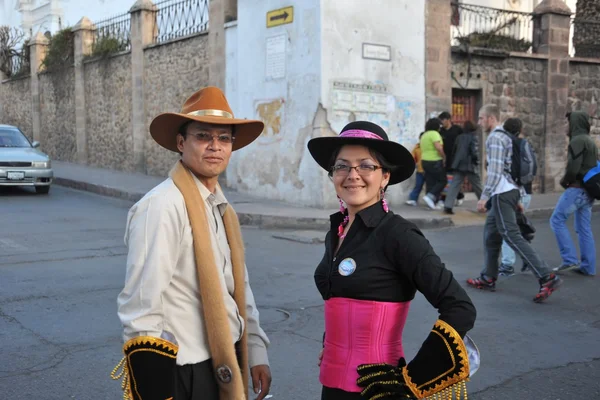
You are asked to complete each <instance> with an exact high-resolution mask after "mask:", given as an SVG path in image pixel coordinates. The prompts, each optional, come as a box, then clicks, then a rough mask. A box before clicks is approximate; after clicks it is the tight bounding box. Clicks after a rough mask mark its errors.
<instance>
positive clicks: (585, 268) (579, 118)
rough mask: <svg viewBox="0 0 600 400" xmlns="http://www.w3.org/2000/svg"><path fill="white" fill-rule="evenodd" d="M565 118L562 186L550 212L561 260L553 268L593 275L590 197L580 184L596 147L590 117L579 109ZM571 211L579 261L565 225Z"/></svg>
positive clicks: (594, 159) (594, 160) (594, 157)
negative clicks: (565, 157)
mask: <svg viewBox="0 0 600 400" xmlns="http://www.w3.org/2000/svg"><path fill="white" fill-rule="evenodd" d="M567 119H568V121H569V133H568V135H569V138H570V139H569V150H568V151H569V155H568V161H567V171H566V172H565V176H564V177H563V178H562V179H561V181H560V184H561V185H562V187H564V188H565V189H566V190H565V192H564V193H563V194H562V196H560V199H559V200H558V204H556V208H555V209H554V213H553V214H552V217H551V218H550V226H551V227H552V230H553V231H554V235H555V236H556V241H557V243H558V248H559V250H560V256H561V258H562V264H561V265H560V266H559V267H557V268H555V269H554V271H556V272H566V271H575V272H578V273H580V274H582V275H587V276H594V275H596V246H595V244H594V234H593V233H592V205H593V203H594V199H593V198H591V197H590V196H589V195H588V193H587V192H586V190H585V189H584V188H583V177H584V175H585V174H586V173H587V172H588V171H589V170H590V169H592V168H594V167H595V166H596V163H597V160H598V147H597V146H596V143H594V140H593V139H592V138H591V137H590V117H589V115H588V114H587V113H585V112H583V111H573V112H572V113H569V114H567ZM573 213H574V214H575V231H576V232H577V237H578V238H579V249H580V251H581V263H580V262H579V259H578V257H577V249H576V248H575V244H574V243H573V240H572V239H571V234H570V233H569V230H568V229H567V219H568V218H569V216H570V215H571V214H573Z"/></svg>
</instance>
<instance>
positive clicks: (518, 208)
mask: <svg viewBox="0 0 600 400" xmlns="http://www.w3.org/2000/svg"><path fill="white" fill-rule="evenodd" d="M517 212H518V213H524V212H525V207H523V203H521V202H519V203H517Z"/></svg>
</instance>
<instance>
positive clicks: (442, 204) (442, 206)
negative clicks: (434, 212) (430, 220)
mask: <svg viewBox="0 0 600 400" xmlns="http://www.w3.org/2000/svg"><path fill="white" fill-rule="evenodd" d="M444 204H445V203H444V202H443V201H441V200H440V201H438V202H437V204H436V208H437V209H438V210H439V209H440V208H444Z"/></svg>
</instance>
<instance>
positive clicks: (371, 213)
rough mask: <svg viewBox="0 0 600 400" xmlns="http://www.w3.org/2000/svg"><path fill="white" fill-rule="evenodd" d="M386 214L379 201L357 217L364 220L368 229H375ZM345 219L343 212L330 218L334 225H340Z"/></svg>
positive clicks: (360, 212) (361, 211)
mask: <svg viewBox="0 0 600 400" xmlns="http://www.w3.org/2000/svg"><path fill="white" fill-rule="evenodd" d="M386 214H387V213H386V212H385V211H384V210H383V205H382V204H381V201H378V202H377V203H375V204H373V205H372V206H369V207H367V208H365V209H363V210H360V211H359V212H358V213H357V214H356V216H357V217H359V218H360V219H361V220H362V222H363V224H365V226H366V227H367V228H375V227H376V226H377V225H379V223H380V222H381V220H382V219H383V217H385V215H386ZM343 219H344V217H343V216H342V213H341V212H337V213H335V214H333V215H332V216H331V217H330V221H331V223H332V224H333V225H339V224H340V223H341V222H342V220H343ZM336 229H337V227H336Z"/></svg>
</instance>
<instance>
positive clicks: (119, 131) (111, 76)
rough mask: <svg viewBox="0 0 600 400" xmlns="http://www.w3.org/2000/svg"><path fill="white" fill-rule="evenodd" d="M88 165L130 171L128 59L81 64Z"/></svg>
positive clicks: (131, 144) (125, 55) (131, 162)
mask: <svg viewBox="0 0 600 400" xmlns="http://www.w3.org/2000/svg"><path fill="white" fill-rule="evenodd" d="M84 81H85V101H86V104H87V113H86V132H87V145H88V164H89V165H92V166H95V167H101V168H110V169H117V170H122V171H133V169H134V167H133V157H132V156H131V155H132V151H133V141H132V135H131V131H132V126H131V56H130V54H129V53H126V54H122V55H118V56H115V57H109V58H104V59H100V60H94V61H88V62H86V63H85V64H84Z"/></svg>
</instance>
